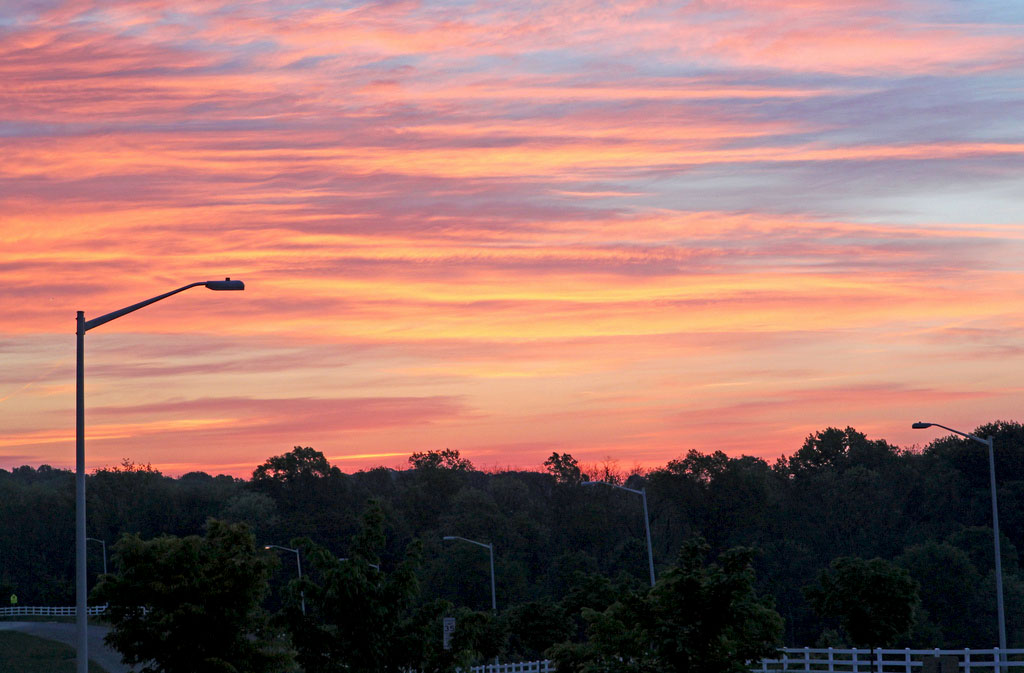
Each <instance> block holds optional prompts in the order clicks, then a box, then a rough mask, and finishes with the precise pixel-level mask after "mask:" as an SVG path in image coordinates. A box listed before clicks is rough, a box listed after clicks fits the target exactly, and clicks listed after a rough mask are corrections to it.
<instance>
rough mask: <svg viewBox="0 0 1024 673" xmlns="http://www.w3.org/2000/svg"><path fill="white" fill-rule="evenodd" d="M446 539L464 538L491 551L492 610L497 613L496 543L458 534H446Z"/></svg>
mask: <svg viewBox="0 0 1024 673" xmlns="http://www.w3.org/2000/svg"><path fill="white" fill-rule="evenodd" d="M444 539H445V540H462V541H463V542H468V543H470V544H475V545H477V546H478V547H483V548H484V549H486V550H487V551H489V552H490V553H491V610H492V611H493V612H494V613H495V614H497V613H498V601H497V598H495V594H494V545H493V544H487V543H485V542H477V541H476V540H470V539H467V538H464V537H459V536H458V535H445V536H444Z"/></svg>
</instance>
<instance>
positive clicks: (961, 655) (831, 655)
mask: <svg viewBox="0 0 1024 673" xmlns="http://www.w3.org/2000/svg"><path fill="white" fill-rule="evenodd" d="M106 609H107V606H106V605H93V606H90V607H89V608H88V614H89V615H91V616H95V615H100V614H103V612H105V611H106ZM75 614H76V611H75V608H74V607H35V606H29V605H25V606H15V607H9V608H0V617H74V616H75ZM943 655H945V656H950V655H951V656H955V657H956V658H957V662H958V663H959V670H960V671H963V673H999V671H998V669H997V663H998V662H1000V661H1001V663H1002V666H1001V667H1002V669H1003V671H1004V673H1024V649H1019V650H1011V649H1007V650H1003V651H1002V652H1000V650H999V648H993V649H991V650H972V649H963V650H940V649H931V650H911V649H903V650H885V649H881V648H876V649H870V650H869V649H856V648H854V649H849V650H841V649H835V648H831V647H829V648H813V647H786V648H782V649H780V650H779V657H778V658H776V659H764V660H763V661H761V662H759V663H757V664H755V665H753V666H751V667H750V671H751V673H775V672H779V673H923V670H922V669H923V666H924V659H925V658H926V657H938V656H943ZM470 671H471V672H472V673H555V664H554V662H553V661H550V660H548V659H545V660H543V661H517V662H512V663H507V664H487V665H485V666H474V667H473V668H471V669H470Z"/></svg>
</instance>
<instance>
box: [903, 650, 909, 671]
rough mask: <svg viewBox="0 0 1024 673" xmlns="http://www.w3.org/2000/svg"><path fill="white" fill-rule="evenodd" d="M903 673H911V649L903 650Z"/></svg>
mask: <svg viewBox="0 0 1024 673" xmlns="http://www.w3.org/2000/svg"><path fill="white" fill-rule="evenodd" d="M903 673H910V648H909V647H905V648H903Z"/></svg>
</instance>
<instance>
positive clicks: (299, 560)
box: [263, 543, 306, 617]
mask: <svg viewBox="0 0 1024 673" xmlns="http://www.w3.org/2000/svg"><path fill="white" fill-rule="evenodd" d="M293 544H294V543H293ZM263 548H264V549H280V550H281V551H290V552H294V554H295V565H296V566H298V569H299V579H300V580H301V579H302V558H301V557H300V556H299V550H298V549H292V548H291V547H282V546H281V545H279V544H267V545H263ZM299 596H300V598H301V599H302V616H303V617H305V616H306V592H305V591H304V590H302V589H299Z"/></svg>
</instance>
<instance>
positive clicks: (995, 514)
mask: <svg viewBox="0 0 1024 673" xmlns="http://www.w3.org/2000/svg"><path fill="white" fill-rule="evenodd" d="M932 426H935V427H936V428H942V429H943V430H948V431H949V432H952V433H954V434H957V435H960V436H961V437H966V438H968V439H971V440H974V441H975V442H978V443H979V444H984V445H985V446H987V447H988V480H989V490H990V491H991V493H992V536H993V538H994V546H995V555H996V612H997V615H998V620H999V662H998V663H999V670H1003V665H1002V658H1003V657H1004V656H1006V655H1005V652H1006V612H1005V611H1004V608H1003V562H1002V553H1001V552H1000V550H999V505H998V503H997V502H996V459H995V452H994V451H993V449H992V445H993V437H992V435H989V436H988V437H987V438H985V439H982V438H981V437H978V436H977V435H972V434H970V433H967V432H960V431H959V430H954V429H953V428H947V427H946V426H945V425H939V424H938V423H922V422H920V421H918V422H917V423H914V424H913V425H912V426H911V427H912V428H913V429H915V430H921V429H924V428H930V427H932Z"/></svg>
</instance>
